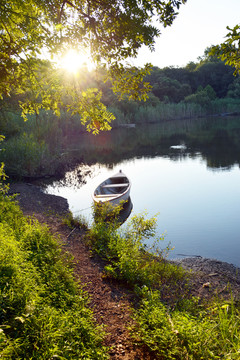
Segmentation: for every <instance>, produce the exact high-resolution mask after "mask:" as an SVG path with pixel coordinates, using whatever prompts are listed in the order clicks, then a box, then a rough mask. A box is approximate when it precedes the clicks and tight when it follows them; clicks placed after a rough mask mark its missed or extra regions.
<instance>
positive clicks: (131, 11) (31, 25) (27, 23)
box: [0, 0, 186, 133]
mask: <svg viewBox="0 0 240 360" xmlns="http://www.w3.org/2000/svg"><path fill="white" fill-rule="evenodd" d="M185 2H186V1H185V0H171V1H152V0H151V1H148V0H145V1H141V2H139V1H134V0H131V1H129V0H128V1H125V0H121V1H119V0H114V1H111V2H109V1H106V0H101V1H95V0H94V1H93V0H73V1H70V0H63V1H58V0H53V1H51V2H49V1H47V0H29V1H27V2H26V1H24V0H8V1H7V0H3V1H1V4H0V13H1V16H0V60H1V65H0V79H1V81H0V97H3V96H10V95H11V94H12V93H16V94H20V93H27V94H28V98H27V100H25V101H24V102H21V103H20V107H21V109H22V114H23V117H24V118H25V119H26V118H27V114H32V113H35V114H36V115H38V114H39V111H40V109H41V108H44V109H49V108H50V109H52V110H54V112H55V113H56V114H58V115H59V106H60V105H61V104H62V103H63V97H64V95H66V92H68V96H69V98H68V100H69V108H71V109H73V113H76V112H78V113H79V114H80V116H81V121H82V122H83V124H85V125H86V126H87V129H88V130H89V131H93V132H94V133H97V132H98V131H99V130H103V129H105V130H106V129H108V128H109V123H110V121H112V120H113V115H110V114H109V113H108V112H107V111H106V109H105V108H104V105H103V104H102V103H101V100H100V97H101V96H100V93H98V94H97V95H96V91H95V90H93V89H92V90H90V91H89V92H85V93H79V91H75V90H76V89H75V88H74V86H73V84H71V86H70V87H69V86H68V85H67V84H64V86H63V84H60V82H59V78H58V76H56V69H54V67H53V66H52V64H50V62H45V61H43V60H42V58H43V53H45V54H48V55H52V56H54V57H57V56H60V55H61V54H63V53H64V52H66V50H67V49H69V48H74V49H78V50H83V49H87V50H88V51H89V52H90V56H91V59H92V60H93V61H94V62H95V63H96V64H100V63H104V64H106V65H107V68H108V70H109V76H110V78H111V79H113V89H114V91H116V92H121V94H123V95H124V94H126V95H127V96H129V97H130V98H142V99H146V93H147V92H148V91H149V84H147V83H146V84H144V83H142V80H143V76H144V74H146V72H148V71H149V66H147V67H146V69H145V70H144V71H139V73H138V72H137V69H128V70H124V69H123V64H122V61H124V60H125V59H127V58H128V57H135V56H136V55H137V53H138V50H139V49H140V47H141V46H142V45H145V46H147V47H149V48H150V49H152V50H153V48H154V42H155V38H156V37H157V36H159V35H160V31H159V30H158V29H157V28H156V26H154V25H153V19H154V17H156V18H157V19H159V21H160V22H161V23H162V24H163V25H164V26H169V25H171V24H172V22H173V20H174V18H175V17H176V15H177V10H178V8H179V6H180V5H181V4H184V3H185ZM131 79H132V81H131ZM68 89H69V90H68ZM94 96H95V101H93V97H94ZM87 98H88V100H87V101H86V99H87ZM78 104H79V106H78Z"/></svg>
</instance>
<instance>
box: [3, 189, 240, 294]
mask: <svg viewBox="0 0 240 360" xmlns="http://www.w3.org/2000/svg"><path fill="white" fill-rule="evenodd" d="M9 194H17V195H16V200H17V201H18V202H19V205H20V208H21V209H22V211H23V213H24V214H25V215H27V216H35V217H36V218H37V219H38V220H39V221H40V222H41V223H47V224H48V226H50V227H51V226H52V231H53V232H54V231H57V230H56V229H57V227H55V229H54V227H53V224H54V223H55V224H56V223H58V222H59V221H61V218H63V217H65V216H66V215H67V214H68V213H69V207H68V202H67V199H65V198H63V197H61V196H56V195H50V194H45V193H44V192H43V191H42V190H41V188H40V187H38V186H35V185H33V184H31V183H23V182H21V183H15V184H12V185H11V186H10V190H9ZM53 219H54V221H53ZM73 255H74V254H73ZM169 261H170V260H169ZM171 262H172V263H175V264H177V265H179V266H182V267H183V268H184V269H186V270H188V271H190V272H191V273H192V275H193V276H192V281H191V282H192V285H193V292H194V295H196V296H201V297H202V296H203V297H209V296H212V295H213V296H214V295H216V296H221V297H228V296H229V294H230V293H231V292H232V294H233V295H234V297H239V293H240V268H238V267H236V266H234V265H233V264H229V263H226V262H222V261H219V260H216V259H208V258H202V257H193V258H184V259H175V260H171Z"/></svg>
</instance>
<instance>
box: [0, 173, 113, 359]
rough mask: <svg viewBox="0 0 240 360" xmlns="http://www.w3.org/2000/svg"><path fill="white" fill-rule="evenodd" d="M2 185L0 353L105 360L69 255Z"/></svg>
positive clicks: (13, 356)
mask: <svg viewBox="0 0 240 360" xmlns="http://www.w3.org/2000/svg"><path fill="white" fill-rule="evenodd" d="M1 171H2V170H1ZM1 188H2V191H1V192H0V208H1V212H0V357H1V358H3V359H39V360H40V359H41V360H46V359H53V358H57V359H96V360H97V359H107V358H108V356H107V350H106V348H105V347H103V346H102V339H103V331H102V328H100V327H99V326H97V325H96V324H95V322H94V319H93V315H92V312H91V310H90V309H89V308H88V307H87V302H88V300H87V297H86V294H85V293H84V291H83V290H82V289H81V287H80V284H77V283H76V281H75V280H74V277H73V268H72V262H71V258H70V257H69V256H68V255H67V254H66V253H63V252H62V250H61V248H60V245H59V244H58V240H57V239H56V238H54V237H53V236H52V235H51V234H50V232H49V230H48V228H47V227H46V226H42V225H40V224H39V223H38V222H37V221H36V220H33V219H27V218H25V217H24V216H23V214H22V212H21V211H20V209H19V207H18V206H17V205H16V204H15V201H14V200H13V199H12V198H11V197H8V196H7V195H6V194H5V192H6V189H5V187H4V186H3V185H2V187H1Z"/></svg>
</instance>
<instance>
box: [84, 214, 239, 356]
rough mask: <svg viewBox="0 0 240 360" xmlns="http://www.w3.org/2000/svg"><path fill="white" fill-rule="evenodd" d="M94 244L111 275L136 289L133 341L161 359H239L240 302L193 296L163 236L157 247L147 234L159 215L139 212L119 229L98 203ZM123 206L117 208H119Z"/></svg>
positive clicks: (93, 230)
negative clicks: (148, 242)
mask: <svg viewBox="0 0 240 360" xmlns="http://www.w3.org/2000/svg"><path fill="white" fill-rule="evenodd" d="M95 211H96V214H95V224H94V225H93V227H92V229H91V230H90V234H89V235H90V244H91V246H92V248H93V249H94V251H96V252H97V253H98V254H100V255H101V256H102V257H103V258H104V259H105V260H106V261H107V265H106V267H105V272H106V276H108V277H114V278H115V279H118V280H119V281H121V282H124V283H127V284H128V286H131V287H132V288H133V289H134V290H135V294H136V297H137V298H138V301H139V303H138V306H137V308H136V309H135V310H134V313H135V320H136V325H135V327H133V328H132V335H133V338H134V341H137V342H139V343H141V344H142V343H144V344H145V345H146V346H147V347H148V348H149V350H150V351H152V352H153V353H154V356H155V358H156V359H161V360H162V359H166V360H169V359H179V360H180V359H181V360H182V359H186V360H187V359H192V360H196V359H199V360H200V359H225V360H226V359H228V360H230V359H231V360H233V359H239V357H240V311H239V310H240V308H239V303H236V302H234V300H233V299H232V300H231V301H227V302H226V301H222V300H220V299H214V300H212V301H209V302H208V303H206V302H204V301H201V300H200V299H199V298H196V297H193V296H192V295H191V291H190V288H189V286H190V285H188V281H187V280H188V275H187V274H186V273H185V272H184V271H183V269H182V268H181V267H177V266H176V265H173V264H171V263H169V262H167V261H166V260H165V255H166V251H168V249H165V250H160V248H159V245H160V243H159V242H160V241H161V238H159V239H158V240H156V242H155V245H154V246H153V247H152V248H147V247H146V245H144V244H145V241H146V239H148V238H149V237H154V236H155V226H156V218H151V219H146V217H145V215H144V214H142V215H140V216H134V217H133V218H132V220H131V222H130V224H129V226H128V227H127V228H125V229H124V230H123V229H121V230H120V229H118V222H117V220H116V219H117V217H115V215H114V214H113V215H112V216H111V217H109V216H108V220H107V221H106V209H104V208H103V209H101V208H100V209H99V208H97V209H96V210H95ZM117 211H118V210H117Z"/></svg>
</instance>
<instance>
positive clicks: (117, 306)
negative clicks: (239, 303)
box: [9, 183, 240, 360]
mask: <svg viewBox="0 0 240 360" xmlns="http://www.w3.org/2000/svg"><path fill="white" fill-rule="evenodd" d="M9 193H10V194H17V196H16V199H17V200H18V202H19V205H20V207H21V209H22V211H23V213H24V214H25V215H27V216H34V217H35V218H36V219H38V221H39V222H41V223H45V224H47V225H48V227H49V229H50V231H51V232H52V233H53V234H54V235H57V236H59V239H60V241H61V243H62V247H63V249H64V250H65V251H68V252H70V253H71V254H72V255H73V257H74V266H75V276H76V278H77V279H80V280H81V283H82V285H83V288H84V289H85V290H86V292H87V293H88V294H89V296H90V302H89V306H90V307H91V308H92V310H93V312H94V316H95V319H96V321H97V322H98V323H99V324H102V325H103V326H104V328H105V331H106V337H105V341H104V345H106V346H108V347H110V352H109V354H110V358H111V359H115V360H117V359H126V360H138V359H139V360H140V359H144V360H151V359H154V355H153V354H151V353H149V352H148V351H147V349H145V348H144V346H140V345H137V344H134V343H133V341H132V339H131V336H130V333H129V330H128V327H129V325H131V324H132V323H133V320H132V310H131V309H132V308H133V305H134V303H135V300H136V298H135V297H134V294H133V292H132V290H131V289H130V288H128V287H127V286H126V285H124V284H121V283H119V282H117V281H114V280H111V279H108V278H105V277H104V272H103V269H104V266H105V263H104V261H102V260H101V259H100V258H98V257H97V256H95V255H94V256H93V254H92V253H91V251H90V250H89V248H88V246H87V245H86V241H85V237H84V235H85V233H84V231H83V230H81V229H78V228H75V229H73V230H71V229H69V228H68V227H67V226H66V225H64V224H63V221H62V219H63V217H65V216H66V215H67V214H68V213H69V208H68V203H67V200H66V199H64V198H62V197H60V196H54V195H49V194H44V193H43V192H42V191H41V189H40V188H39V187H37V186H35V185H32V184H27V183H17V184H13V185H11V187H10V191H9ZM175 263H177V264H178V265H179V266H183V267H184V268H185V269H187V270H189V271H191V281H190V283H191V286H190V288H191V292H192V294H193V295H196V296H200V297H201V298H204V299H207V300H208V299H210V298H212V297H215V296H218V297H222V298H225V299H229V298H230V296H231V293H232V294H233V296H234V297H235V298H236V299H239V294H240V271H239V270H240V269H238V268H236V267H234V266H233V265H231V264H227V263H223V262H220V261H217V260H213V259H204V258H188V259H183V260H177V261H175Z"/></svg>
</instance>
